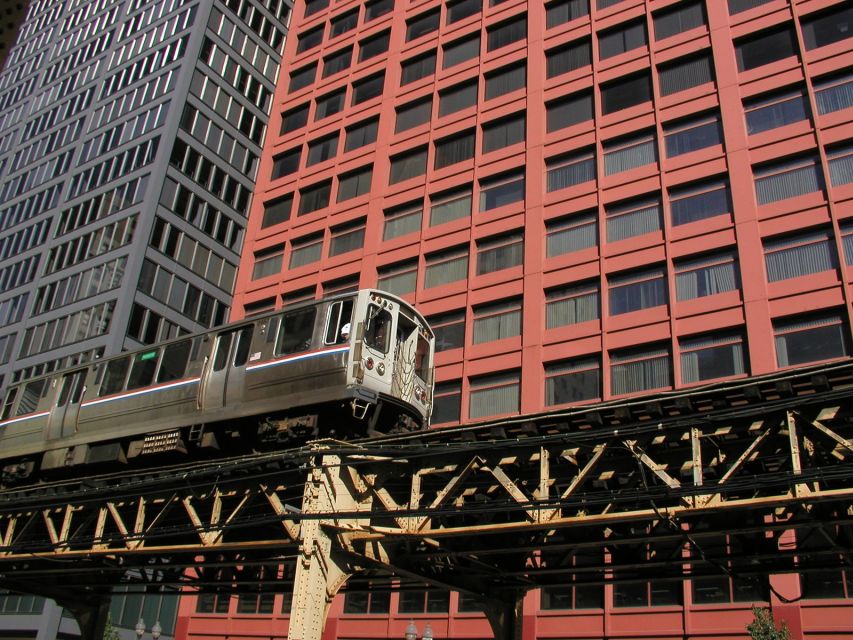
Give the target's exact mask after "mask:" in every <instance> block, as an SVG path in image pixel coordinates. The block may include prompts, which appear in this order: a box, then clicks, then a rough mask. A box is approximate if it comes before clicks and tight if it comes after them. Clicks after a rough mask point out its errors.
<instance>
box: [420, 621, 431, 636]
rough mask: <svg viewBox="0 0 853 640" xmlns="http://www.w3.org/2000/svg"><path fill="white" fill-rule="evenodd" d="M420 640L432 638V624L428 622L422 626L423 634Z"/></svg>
mask: <svg viewBox="0 0 853 640" xmlns="http://www.w3.org/2000/svg"><path fill="white" fill-rule="evenodd" d="M421 640H432V625H431V624H430V623H429V622H427V623H426V626H425V627H424V635H423V638H422V639H421Z"/></svg>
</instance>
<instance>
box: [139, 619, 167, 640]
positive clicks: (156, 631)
mask: <svg viewBox="0 0 853 640" xmlns="http://www.w3.org/2000/svg"><path fill="white" fill-rule="evenodd" d="M134 631H136V637H137V638H139V640H142V636H143V635H145V620H143V619H142V618H140V619H139V622H137V623H136V627H134ZM161 633H163V627H161V626H160V621H159V620H158V621H157V622H155V623H154V626H153V627H151V637H152V638H153V639H154V640H160V634H161Z"/></svg>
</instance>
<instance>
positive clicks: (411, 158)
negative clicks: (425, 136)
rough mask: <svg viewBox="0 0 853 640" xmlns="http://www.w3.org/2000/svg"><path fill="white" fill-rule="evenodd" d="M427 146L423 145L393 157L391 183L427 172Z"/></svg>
mask: <svg viewBox="0 0 853 640" xmlns="http://www.w3.org/2000/svg"><path fill="white" fill-rule="evenodd" d="M426 162H427V148H426V147H421V148H419V149H414V150H413V151H407V152H406V153H401V154H399V155H397V156H394V157H392V158H391V176H390V178H389V184H396V183H398V182H402V181H403V180H408V179H410V178H415V177H417V176H422V175H424V174H425V173H426Z"/></svg>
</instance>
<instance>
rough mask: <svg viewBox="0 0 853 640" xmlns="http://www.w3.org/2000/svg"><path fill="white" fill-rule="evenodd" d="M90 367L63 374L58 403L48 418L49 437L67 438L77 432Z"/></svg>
mask: <svg viewBox="0 0 853 640" xmlns="http://www.w3.org/2000/svg"><path fill="white" fill-rule="evenodd" d="M87 372H88V369H80V370H78V371H72V372H71V373H66V374H65V375H64V376H62V379H61V380H60V381H59V391H58V393H57V394H56V404H54V406H53V407H52V408H51V410H50V417H49V418H48V420H47V439H48V440H54V439H56V438H65V437H68V436H71V435H74V434H75V433H76V432H77V416H78V414H79V413H80V399H81V398H82V397H83V392H84V391H85V390H86V374H87Z"/></svg>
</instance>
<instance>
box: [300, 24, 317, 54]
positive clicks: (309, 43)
mask: <svg viewBox="0 0 853 640" xmlns="http://www.w3.org/2000/svg"><path fill="white" fill-rule="evenodd" d="M297 39H298V43H297V45H296V53H302V52H304V51H308V50H309V49H313V48H314V47H317V46H320V43H321V42H323V27H322V26H320V27H317V28H316V29H311V30H310V31H306V32H305V33H300V34H299V36H298V37H297Z"/></svg>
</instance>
